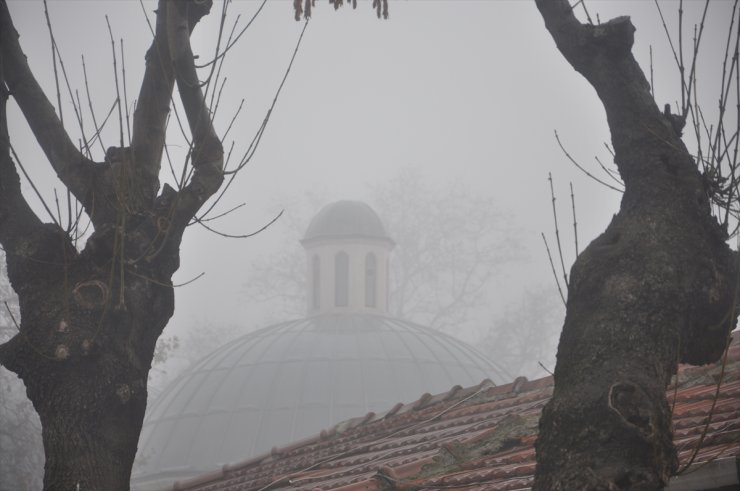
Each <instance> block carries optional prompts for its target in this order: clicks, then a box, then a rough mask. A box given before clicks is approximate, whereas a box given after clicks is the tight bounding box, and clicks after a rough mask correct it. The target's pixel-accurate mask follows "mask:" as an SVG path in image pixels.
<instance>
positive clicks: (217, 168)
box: [158, 2, 224, 229]
mask: <svg viewBox="0 0 740 491" xmlns="http://www.w3.org/2000/svg"><path fill="white" fill-rule="evenodd" d="M198 8H201V9H204V10H205V11H202V12H195V10H196V4H191V3H179V2H168V4H167V12H166V22H167V44H168V47H169V52H170V57H171V59H172V64H173V68H174V72H175V78H176V80H177V88H178V92H179V93H180V100H181V101H182V105H183V107H184V108H185V114H186V115H187V118H188V124H189V125H190V132H191V133H192V141H193V150H192V165H193V169H194V171H193V177H192V178H191V180H190V183H189V184H188V185H187V186H186V187H185V188H184V189H183V190H182V191H180V192H179V193H178V200H179V201H178V204H177V210H176V213H175V216H174V221H175V223H176V224H178V225H179V226H180V227H182V229H184V227H185V226H186V225H187V223H188V222H189V221H190V219H191V218H193V217H194V216H195V214H196V212H197V211H198V210H199V209H200V207H201V206H202V205H203V203H205V201H206V200H207V199H208V198H210V197H211V196H212V195H213V194H214V193H215V192H216V191H217V190H218V188H219V187H220V186H221V183H222V182H223V180H224V175H223V163H224V150H223V145H222V144H221V140H220V139H219V137H218V135H217V134H216V130H215V129H214V127H213V124H212V122H211V118H210V113H209V111H208V106H207V105H206V101H205V98H204V96H203V91H202V90H201V87H200V84H199V83H198V74H197V72H196V70H195V64H194V63H193V51H192V49H191V47H190V30H191V27H192V26H191V22H197V20H198V19H200V17H199V16H198V15H200V16H202V15H205V13H207V11H208V10H210V4H209V3H206V5H198ZM193 16H196V17H195V19H193ZM158 24H159V21H158Z"/></svg>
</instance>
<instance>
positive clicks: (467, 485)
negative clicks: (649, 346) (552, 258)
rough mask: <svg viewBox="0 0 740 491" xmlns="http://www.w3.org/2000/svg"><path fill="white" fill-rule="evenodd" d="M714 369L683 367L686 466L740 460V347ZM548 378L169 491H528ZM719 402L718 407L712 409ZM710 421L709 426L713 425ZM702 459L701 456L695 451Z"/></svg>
mask: <svg viewBox="0 0 740 491" xmlns="http://www.w3.org/2000/svg"><path fill="white" fill-rule="evenodd" d="M722 372H723V367H722V365H721V363H720V364H711V365H707V366H704V367H681V368H680V369H679V374H678V377H676V380H677V381H678V385H679V386H678V389H677V390H675V389H674V388H673V387H671V388H669V389H668V391H667V396H668V400H669V403H672V401H673V400H674V397H675V403H674V420H673V422H674V441H675V443H676V446H677V448H678V452H679V458H680V461H681V463H682V465H685V464H687V463H688V462H691V461H693V466H694V468H699V467H701V466H702V464H701V463H702V462H709V461H711V460H713V459H723V458H727V457H738V456H740V343H735V342H733V345H732V346H731V347H730V349H729V350H728V355H727V363H726V365H725V367H724V376H723V383H722V384H721V386H720V391H719V393H717V380H719V377H720V374H721V373H722ZM552 387H553V378H552V377H545V378H541V379H538V380H533V381H528V380H527V379H525V378H524V377H519V378H517V379H516V380H514V382H512V383H510V384H506V385H500V386H494V385H493V384H492V383H491V382H490V381H489V380H485V381H483V382H482V383H481V384H479V385H477V386H474V387H467V388H462V387H459V386H456V387H453V388H451V389H450V390H449V391H447V392H444V393H441V394H436V395H430V394H424V395H423V396H421V397H420V398H419V399H418V400H416V401H414V402H411V403H408V404H401V403H399V404H397V405H396V406H394V407H393V408H392V409H391V410H389V411H388V412H387V413H384V414H374V413H368V414H366V415H364V416H359V417H357V418H353V419H351V420H348V421H345V422H343V423H340V424H339V425H336V426H335V427H334V428H331V429H328V430H326V431H322V432H321V434H320V435H316V436H315V437H312V438H308V439H305V440H302V441H299V442H296V443H294V444H291V445H288V446H286V447H282V448H275V449H273V451H272V452H271V453H269V454H265V455H263V456H260V457H256V458H253V459H250V460H248V461H244V462H242V463H237V464H234V465H227V466H224V467H223V468H221V469H219V470H217V471H215V472H213V473H210V474H206V475H203V476H200V477H198V478H196V479H192V480H189V481H185V482H182V483H177V484H175V486H174V487H171V488H170V489H178V490H188V491H196V490H197V491H236V490H240V491H241V490H244V491H267V490H268V489H269V490H285V491H287V490H290V491H298V490H305V491H315V490H336V491H375V490H386V489H394V490H398V491H403V490H414V491H424V490H428V491H432V490H433V489H434V490H437V489H439V487H440V486H444V487H445V489H460V490H465V491H475V490H481V491H482V490H486V491H517V490H525V489H528V488H529V487H530V486H531V485H532V479H533V474H534V468H535V451H534V441H535V439H536V437H537V420H538V419H539V414H540V411H541V410H542V407H543V406H544V404H545V403H546V402H547V401H548V400H549V398H550V397H551V395H552ZM715 398H716V400H715ZM710 416H711V417H710ZM697 449H698V450H697Z"/></svg>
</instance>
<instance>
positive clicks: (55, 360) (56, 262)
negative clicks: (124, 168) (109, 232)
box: [0, 226, 174, 490]
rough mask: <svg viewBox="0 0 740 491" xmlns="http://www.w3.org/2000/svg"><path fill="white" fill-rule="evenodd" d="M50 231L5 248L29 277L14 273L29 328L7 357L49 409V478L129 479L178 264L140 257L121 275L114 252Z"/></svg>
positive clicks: (89, 484)
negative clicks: (104, 255)
mask: <svg viewBox="0 0 740 491" xmlns="http://www.w3.org/2000/svg"><path fill="white" fill-rule="evenodd" d="M45 231H46V233H45V234H43V235H42V236H36V237H33V239H34V240H33V242H26V243H23V244H21V247H17V248H14V249H8V250H7V251H6V253H7V257H8V270H9V275H10V276H11V278H13V277H18V276H20V277H23V278H31V280H30V281H26V282H24V284H22V285H21V284H20V283H19V282H17V281H16V282H15V284H16V285H17V286H18V294H19V301H20V308H21V318H22V320H23V327H24V328H23V330H22V333H21V334H20V335H18V336H16V337H15V338H13V339H12V340H11V341H10V342H8V343H7V344H5V345H3V346H2V348H1V349H0V361H2V363H3V364H4V365H5V366H6V367H7V368H9V369H10V370H12V371H14V372H16V373H17V374H18V375H19V376H20V377H21V379H23V381H24V382H25V384H26V387H27V394H28V396H29V398H30V399H31V402H32V403H33V405H34V407H35V408H36V411H37V412H38V413H39V416H40V418H41V424H42V428H43V442H44V449H45V453H46V465H45V476H44V488H45V489H49V490H57V489H58V490H68V489H76V487H77V485H78V484H79V486H80V489H96V490H107V489H116V490H119V489H127V488H128V482H129V479H130V472H131V466H132V464H133V460H134V457H135V455H136V448H137V441H138V436H139V433H140V430H141V425H142V421H143V418H144V410H145V408H146V397H147V395H146V385H147V375H148V372H149V368H150V363H151V360H152V356H153V353H154V347H155V344H156V340H157V337H158V336H159V334H160V333H161V332H162V329H164V327H165V325H166V323H167V321H168V320H169V318H170V317H171V315H172V313H173V310H174V296H173V291H172V287H171V286H170V285H169V280H167V279H166V278H168V277H169V275H171V272H169V275H168V274H165V275H162V274H161V273H160V272H158V271H156V270H155V269H153V268H152V269H149V270H148V271H146V270H145V268H142V267H139V268H136V270H130V271H128V273H129V274H125V275H124V277H123V279H122V278H121V276H120V268H118V267H117V265H116V263H115V261H114V262H110V261H109V262H108V263H106V262H102V264H101V265H97V264H96V259H101V258H100V257H96V256H95V255H94V254H82V255H79V256H78V255H77V253H76V251H74V249H73V248H72V247H71V244H69V243H68V239H67V237H66V236H65V234H64V233H62V232H61V231H58V230H54V228H53V227H51V226H48V227H46V230H45ZM132 248H133V247H132ZM167 252H169V253H171V251H167ZM65 256H66V257H65ZM165 257H166V256H163V257H162V259H165ZM163 262H164V263H165V264H166V263H167V261H163ZM168 269H169V268H168ZM157 278H159V280H158V279H157ZM122 282H123V290H121V289H120V288H121V284H122ZM26 326H32V327H26Z"/></svg>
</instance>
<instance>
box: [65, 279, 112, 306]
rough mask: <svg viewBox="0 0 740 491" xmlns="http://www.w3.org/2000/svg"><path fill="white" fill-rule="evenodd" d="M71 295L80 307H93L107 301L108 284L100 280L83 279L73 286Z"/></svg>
mask: <svg viewBox="0 0 740 491" xmlns="http://www.w3.org/2000/svg"><path fill="white" fill-rule="evenodd" d="M72 295H73V296H74V299H75V302H77V305H79V306H80V307H82V308H84V309H94V308H96V307H102V306H103V305H105V304H106V303H107V302H108V286H107V285H106V284H105V283H103V282H102V281H100V280H88V281H83V282H81V283H78V284H77V286H75V289H74V290H73V292H72Z"/></svg>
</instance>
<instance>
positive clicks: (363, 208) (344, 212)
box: [303, 200, 392, 243]
mask: <svg viewBox="0 0 740 491" xmlns="http://www.w3.org/2000/svg"><path fill="white" fill-rule="evenodd" d="M340 237H344V238H364V239H376V240H383V241H388V242H392V241H391V239H390V238H389V237H388V234H387V233H386V231H385V227H384V226H383V222H382V221H381V220H380V217H378V214H377V213H375V211H374V210H373V209H372V208H370V206H369V205H368V204H367V203H363V202H362V201H350V200H342V201H336V202H334V203H330V204H328V205H326V206H324V207H323V208H322V209H321V211H319V212H318V213H317V214H316V216H314V218H313V220H311V223H310V224H309V225H308V228H307V229H306V235H305V236H304V237H303V242H304V243H305V242H307V241H311V240H316V239H325V238H340Z"/></svg>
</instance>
